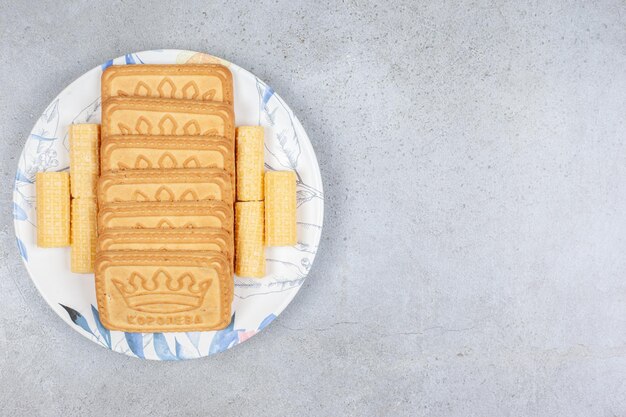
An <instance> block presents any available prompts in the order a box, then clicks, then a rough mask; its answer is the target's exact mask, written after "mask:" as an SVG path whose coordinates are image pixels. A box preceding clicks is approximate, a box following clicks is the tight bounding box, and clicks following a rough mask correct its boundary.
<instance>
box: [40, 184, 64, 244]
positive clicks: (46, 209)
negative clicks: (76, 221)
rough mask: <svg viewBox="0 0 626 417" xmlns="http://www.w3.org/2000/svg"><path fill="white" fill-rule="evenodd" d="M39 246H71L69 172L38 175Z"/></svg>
mask: <svg viewBox="0 0 626 417" xmlns="http://www.w3.org/2000/svg"><path fill="white" fill-rule="evenodd" d="M36 182H37V245H38V246H40V247H42V248H56V247H62V246H69V244H70V176H69V174H68V173H67V172H38V173H37V180H36Z"/></svg>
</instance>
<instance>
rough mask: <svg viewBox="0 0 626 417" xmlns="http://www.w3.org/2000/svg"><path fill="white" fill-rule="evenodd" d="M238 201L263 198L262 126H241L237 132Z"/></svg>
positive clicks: (263, 150)
mask: <svg viewBox="0 0 626 417" xmlns="http://www.w3.org/2000/svg"><path fill="white" fill-rule="evenodd" d="M235 144H236V155H237V190H236V192H237V201H261V200H263V171H264V169H265V164H264V157H265V147H264V132H263V127H262V126H240V127H238V128H237V133H236V139H235Z"/></svg>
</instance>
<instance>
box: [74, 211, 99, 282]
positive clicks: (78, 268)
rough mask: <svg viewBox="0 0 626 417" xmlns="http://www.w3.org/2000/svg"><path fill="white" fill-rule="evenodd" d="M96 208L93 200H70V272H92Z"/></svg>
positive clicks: (94, 253) (94, 249)
mask: <svg viewBox="0 0 626 417" xmlns="http://www.w3.org/2000/svg"><path fill="white" fill-rule="evenodd" d="M96 217H97V206H96V200H95V199H94V198H74V199H72V233H71V236H72V250H71V268H72V272H76V273H79V274H89V273H91V272H93V265H94V261H95V258H96Z"/></svg>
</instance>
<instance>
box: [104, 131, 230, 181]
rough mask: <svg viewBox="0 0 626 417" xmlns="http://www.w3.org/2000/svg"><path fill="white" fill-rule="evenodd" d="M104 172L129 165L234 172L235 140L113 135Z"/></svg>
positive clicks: (108, 141) (107, 145)
mask: <svg viewBox="0 0 626 417" xmlns="http://www.w3.org/2000/svg"><path fill="white" fill-rule="evenodd" d="M101 150H102V155H101V169H102V172H103V173H104V172H107V171H116V170H125V169H151V168H160V169H170V168H221V169H224V170H226V171H227V172H228V173H232V172H234V171H233V170H234V166H235V162H234V158H233V154H234V152H233V144H232V142H230V141H229V140H228V139H226V138H224V137H222V136H180V137H172V136H137V135H122V136H110V137H108V138H107V139H106V140H104V141H103V142H102V147H101Z"/></svg>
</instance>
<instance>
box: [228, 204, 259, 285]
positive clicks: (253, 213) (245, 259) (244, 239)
mask: <svg viewBox="0 0 626 417" xmlns="http://www.w3.org/2000/svg"><path fill="white" fill-rule="evenodd" d="M263 212H264V208H263V202H262V201H246V202H238V203H235V274H237V275H238V276H240V277H257V278H261V277H263V276H265V247H264V243H263V215H264V213H263Z"/></svg>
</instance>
